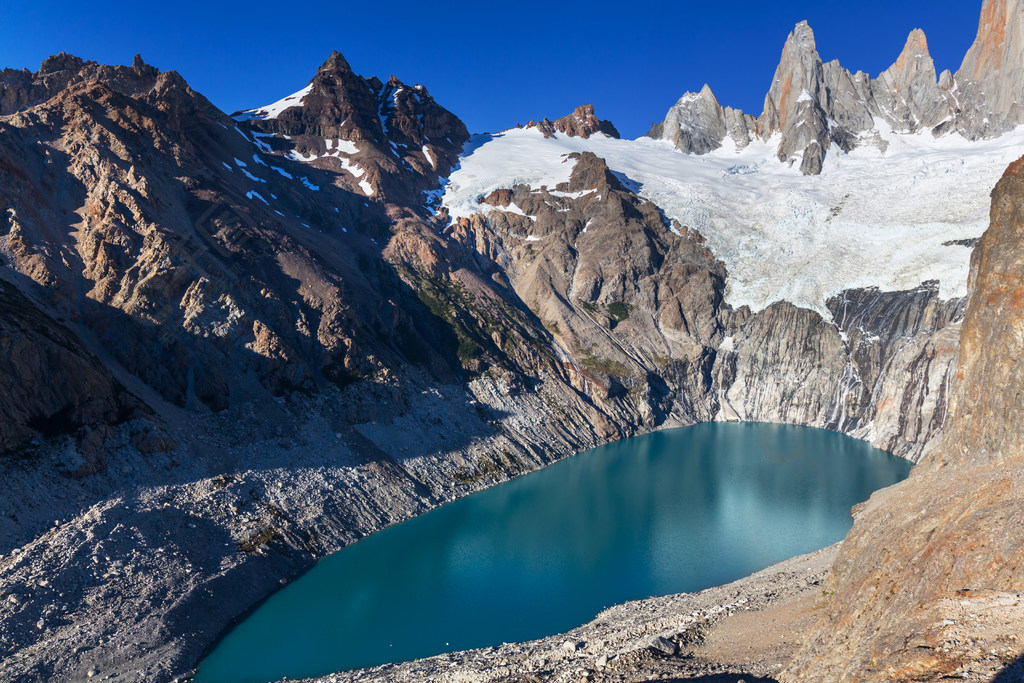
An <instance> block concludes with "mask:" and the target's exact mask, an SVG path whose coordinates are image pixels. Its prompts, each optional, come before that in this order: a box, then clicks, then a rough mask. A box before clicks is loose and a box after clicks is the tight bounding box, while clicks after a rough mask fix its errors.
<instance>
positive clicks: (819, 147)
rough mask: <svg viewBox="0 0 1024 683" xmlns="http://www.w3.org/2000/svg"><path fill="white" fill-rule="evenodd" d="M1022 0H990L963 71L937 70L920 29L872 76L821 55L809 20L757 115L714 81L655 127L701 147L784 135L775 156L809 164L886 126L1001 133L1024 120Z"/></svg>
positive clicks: (681, 143) (876, 135)
mask: <svg viewBox="0 0 1024 683" xmlns="http://www.w3.org/2000/svg"><path fill="white" fill-rule="evenodd" d="M1021 101H1024V4H1022V2H1021V0H985V3H984V5H983V7H982V11H981V20H980V22H979V27H978V37H977V39H976V40H975V42H974V45H972V46H971V48H970V50H968V52H967V55H966V56H965V57H964V62H963V65H962V66H961V67H960V69H959V70H958V71H957V73H956V75H953V74H951V73H950V72H949V71H944V72H942V74H940V75H936V72H935V63H934V62H933V61H932V58H931V55H930V53H929V52H928V41H927V38H926V37H925V34H924V31H922V30H921V29H914V30H913V31H911V32H910V35H909V36H908V37H907V42H906V44H905V45H904V47H903V51H902V52H901V53H900V55H899V57H898V58H897V59H896V61H895V62H894V63H893V64H892V66H890V67H889V68H888V69H886V70H885V71H883V72H882V73H881V74H879V75H878V77H877V78H871V77H870V76H868V75H867V74H865V73H864V72H860V71H858V72H857V73H851V72H850V71H848V70H846V69H845V68H843V66H842V65H840V64H839V62H838V61H832V62H828V63H822V61H821V57H820V56H819V54H818V51H817V47H816V45H815V40H814V32H813V31H812V30H811V27H810V26H809V25H808V24H807V22H800V23H799V24H797V26H796V27H795V28H794V29H793V31H792V32H791V33H790V34H789V37H788V38H787V40H786V44H785V46H784V47H783V50H782V57H781V59H780V61H779V66H778V68H777V69H776V71H775V77H774V79H773V80H772V85H771V88H770V89H769V91H768V94H767V95H766V97H765V104H764V111H763V112H762V114H761V116H760V117H758V118H757V119H756V120H755V119H754V118H753V117H752V116H749V115H747V114H744V113H743V112H740V111H737V110H733V109H728V108H725V109H723V108H722V106H721V105H720V104H719V103H718V101H717V100H715V99H714V96H713V95H711V90H710V88H708V87H707V86H705V88H704V89H703V90H701V92H700V93H696V94H695V93H687V94H686V95H684V96H683V97H682V98H681V99H680V100H679V102H677V103H676V104H675V105H674V106H673V107H672V108H671V109H670V110H669V112H668V114H667V115H666V117H665V120H664V121H663V122H662V123H659V124H656V125H655V126H654V127H653V128H652V129H651V131H650V132H649V133H648V137H652V138H655V139H662V140H669V141H671V142H672V143H673V144H674V145H675V146H676V147H677V148H679V149H680V150H682V151H684V152H687V153H692V154H704V153H707V152H710V151H713V150H715V149H718V148H719V147H720V146H721V145H722V144H723V142H724V141H725V139H726V137H727V136H728V137H729V138H731V139H732V140H733V142H735V144H736V146H737V147H739V148H743V147H745V146H747V145H748V144H750V143H751V142H752V141H754V140H768V139H770V138H772V136H774V135H779V136H780V141H779V145H778V149H777V156H778V158H779V159H780V160H781V161H783V162H788V163H790V164H793V165H797V164H798V165H799V167H800V170H801V171H803V172H804V173H805V174H817V173H820V172H821V168H822V164H823V162H824V159H825V156H826V155H827V154H828V152H829V150H830V149H831V147H832V145H833V144H834V145H836V146H837V147H839V148H840V149H842V150H843V151H846V152H849V151H850V150H852V149H854V148H856V147H858V146H860V145H862V144H875V145H878V146H880V147H882V148H883V149H884V146H885V142H884V141H883V140H882V139H881V136H880V129H879V126H880V125H881V126H883V127H884V126H888V127H890V128H892V129H893V130H894V131H896V132H901V133H917V132H919V131H922V130H930V131H931V132H932V134H933V135H935V136H939V135H943V134H946V133H950V132H953V131H955V132H957V133H960V134H961V135H963V136H964V137H966V138H967V139H969V140H977V139H981V138H988V137H994V136H997V135H999V134H1001V133H1004V132H1006V131H1008V130H1010V129H1011V128H1012V127H1014V126H1015V125H1017V124H1019V123H1024V111H1022V109H1021V106H1020V104H1019V103H1020V102H1021Z"/></svg>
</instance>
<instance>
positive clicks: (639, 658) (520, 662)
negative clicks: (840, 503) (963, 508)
mask: <svg viewBox="0 0 1024 683" xmlns="http://www.w3.org/2000/svg"><path fill="white" fill-rule="evenodd" d="M839 545H840V544H838V543H837V544H835V545H832V546H829V547H828V548H824V549H822V550H818V551H816V552H813V553H809V554H806V555H799V556H797V557H793V558H790V559H788V560H785V561H783V562H780V563H778V564H776V565H773V566H771V567H769V568H767V569H764V570H762V571H759V572H756V573H754V574H751V575H750V576H747V577H744V578H742V579H740V580H738V581H734V582H732V583H729V584H726V585H723V586H718V587H715V588H708V589H706V590H703V591H699V592H696V593H683V594H679V595H671V596H666V597H656V598H649V599H646V600H637V601H633V602H628V603H624V604H622V605H616V606H614V607H610V608H608V609H606V610H604V611H602V612H601V613H600V614H598V615H597V616H596V617H595V618H594V619H593V620H592V621H590V622H588V623H587V624H584V625H582V626H580V627H578V628H575V629H573V630H572V631H569V632H566V633H562V634H558V635H554V636H550V637H547V638H542V639H540V640H534V641H530V642H526V643H509V644H505V645H502V646H500V647H491V648H483V649H479V650H469V651H465V652H455V653H448V654H444V655H438V656H436V657H430V658H427V659H420V660H416V661H412V662H406V663H401V664H388V665H384V666H379V667H373V668H369V669H361V670H357V671H349V672H344V673H337V674H332V675H329V676H324V677H320V678H311V679H304V680H305V682H306V683H376V682H380V683H384V682H394V681H426V680H430V681H437V682H439V683H447V682H452V683H454V682H455V681H462V682H465V683H490V682H497V681H549V680H550V681H583V680H586V681H593V682H595V683H596V682H602V681H607V682H612V681H615V682H617V683H627V682H634V681H649V680H655V679H659V678H668V679H680V678H684V677H695V676H723V678H721V680H729V681H732V680H740V679H744V680H747V681H757V682H758V683H768V682H770V681H774V680H775V678H774V675H775V674H777V673H778V672H779V671H780V670H781V669H782V668H784V665H785V664H786V662H788V660H789V658H790V657H791V656H792V654H793V652H794V650H795V648H796V646H797V645H798V644H799V641H798V639H796V638H794V637H793V636H794V634H797V633H799V631H800V630H801V628H802V627H803V626H804V625H805V624H806V623H807V621H808V620H809V619H812V618H813V615H814V610H815V607H816V605H817V601H818V599H819V598H820V597H821V590H822V589H821V585H822V582H823V580H824V578H825V575H826V573H827V572H828V569H829V568H830V567H831V566H832V562H833V560H834V559H835V556H836V553H837V552H838V549H839ZM752 618H753V619H754V620H756V621H757V623H758V624H761V625H763V627H759V628H758V629H757V631H756V637H753V638H751V632H750V628H749V626H750V620H751V619H752ZM730 675H734V676H735V677H736V678H735V679H733V678H730V677H729V676H730ZM290 680H291V679H290ZM716 680H718V679H716Z"/></svg>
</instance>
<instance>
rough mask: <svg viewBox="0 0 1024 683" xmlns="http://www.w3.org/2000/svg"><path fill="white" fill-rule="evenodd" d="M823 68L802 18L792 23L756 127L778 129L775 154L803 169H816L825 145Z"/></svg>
mask: <svg viewBox="0 0 1024 683" xmlns="http://www.w3.org/2000/svg"><path fill="white" fill-rule="evenodd" d="M823 84H824V70H823V66H822V62H821V56H819V55H818V50H817V47H816V46H815V43H814V32H813V31H812V30H811V27H810V26H809V25H808V24H807V22H806V21H802V22H800V23H799V24H797V25H796V27H795V28H794V29H793V31H792V32H791V33H790V34H789V38H787V40H786V45H785V47H783V48H782V59H781V61H780V62H779V66H778V68H777V69H776V71H775V78H774V79H773V80H772V87H771V89H770V90H769V91H768V95H767V96H766V97H765V101H764V113H762V114H761V118H759V119H758V129H759V130H761V131H763V132H764V133H765V134H767V135H771V134H773V133H776V132H780V133H782V141H781V143H780V144H779V150H778V156H779V159H780V160H782V161H793V162H795V161H796V160H798V159H799V160H800V168H801V170H802V171H803V172H804V173H818V172H820V171H821V164H822V161H823V160H824V158H825V151H826V150H827V149H828V147H829V141H828V124H827V121H826V117H825V116H824V112H823V111H822V109H821V106H820V104H819V102H820V100H821V98H822V92H823Z"/></svg>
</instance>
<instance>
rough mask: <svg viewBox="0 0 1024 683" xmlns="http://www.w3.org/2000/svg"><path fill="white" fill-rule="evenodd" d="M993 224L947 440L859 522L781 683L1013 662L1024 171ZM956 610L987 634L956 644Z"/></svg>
mask: <svg viewBox="0 0 1024 683" xmlns="http://www.w3.org/2000/svg"><path fill="white" fill-rule="evenodd" d="M991 218H992V222H991V227H990V228H989V229H988V230H987V231H986V232H985V235H984V237H982V239H981V242H980V243H979V244H978V246H977V247H976V249H975V251H974V256H973V259H972V268H971V281H970V295H969V297H968V305H967V313H966V317H965V319H964V323H963V330H962V333H961V349H960V360H959V366H958V369H957V374H956V378H955V381H954V389H953V395H952V401H951V406H950V414H949V418H948V421H947V425H946V431H945V436H944V437H943V439H942V440H941V442H939V443H938V445H937V446H935V447H933V448H931V449H929V452H927V453H926V454H925V456H924V458H923V459H922V461H921V463H920V464H919V465H918V467H917V468H915V470H914V472H913V473H912V474H911V476H910V478H909V479H908V480H906V481H905V482H903V483H901V484H899V485H897V486H894V487H892V488H890V489H887V490H884V491H881V492H879V493H876V494H875V495H874V496H872V498H871V500H870V501H869V502H868V503H867V504H866V506H865V507H864V509H863V510H861V511H860V512H859V514H857V517H856V523H855V525H854V528H853V531H851V532H850V535H849V536H848V537H847V539H846V541H845V542H844V543H843V546H842V549H841V551H840V553H839V557H838V559H837V560H836V563H835V566H834V567H833V569H832V572H831V574H830V576H829V578H828V581H827V583H826V586H825V588H826V594H827V595H829V596H830V597H829V599H828V600H827V602H826V604H825V609H824V613H823V616H822V617H821V619H820V621H819V623H818V624H817V626H816V627H815V629H814V631H813V632H812V633H811V634H810V636H809V640H808V644H807V645H806V647H805V649H804V651H803V652H802V653H801V654H800V656H799V657H798V659H797V662H796V663H795V664H794V666H793V667H792V668H791V669H790V671H789V672H788V675H787V678H786V680H790V681H796V680H807V681H848V680H869V679H871V680H933V679H937V678H940V677H942V676H945V675H953V676H956V677H958V676H959V675H960V674H962V673H963V670H964V667H967V668H972V667H973V668H977V666H978V664H977V662H978V661H979V660H984V659H985V658H991V659H993V660H994V661H993V662H992V664H993V666H994V667H995V669H996V670H998V668H999V666H1000V664H1001V662H1000V658H1002V657H1006V656H1007V652H1009V653H1011V656H1010V658H1011V659H1012V657H1013V656H1016V655H1017V654H1019V652H1020V649H1021V645H1022V644H1021V641H1020V638H1021V637H1022V635H1024V634H1022V633H1021V631H1020V623H1019V615H1018V616H1016V617H1013V609H1012V608H1014V607H1016V605H1017V604H1019V600H1020V595H1019V594H1020V591H1024V572H1022V567H1024V539H1022V537H1021V529H1024V431H1022V425H1024V400H1022V398H1024V397H1022V394H1021V391H1022V390H1021V387H1022V386H1024V363H1022V362H1021V358H1022V357H1024V159H1022V160H1020V161H1018V162H1016V163H1014V164H1013V165H1012V166H1010V168H1009V169H1007V171H1006V174H1005V175H1004V177H1003V179H1002V180H1001V181H1000V183H999V185H998V186H997V187H996V189H995V191H994V192H993V193H992V215H991ZM958 603H963V605H964V606H965V607H966V609H965V610H964V611H965V612H972V613H973V612H978V613H982V612H984V613H985V614H986V615H987V616H986V618H988V617H992V618H991V619H990V621H991V622H992V625H991V626H990V627H988V628H987V629H986V631H985V633H984V634H983V635H976V636H974V637H972V638H964V637H959V638H958V637H956V633H957V628H958V627H962V625H961V624H959V623H958V620H959V619H964V618H965V615H961V616H960V617H957V618H953V619H951V618H949V617H950V616H951V605H956V604H958ZM1002 603H1005V604H1002ZM1000 605H1002V606H1000ZM998 614H1004V616H1005V618H1004V619H999V618H998ZM993 615H996V616H993ZM968 621H969V619H968Z"/></svg>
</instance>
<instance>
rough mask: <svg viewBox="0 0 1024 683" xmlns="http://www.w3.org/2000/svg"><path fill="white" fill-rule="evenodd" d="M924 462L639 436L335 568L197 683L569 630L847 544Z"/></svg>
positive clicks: (315, 573) (696, 430)
mask: <svg viewBox="0 0 1024 683" xmlns="http://www.w3.org/2000/svg"><path fill="white" fill-rule="evenodd" d="M909 471H910V463H908V462H906V461H904V460H900V459H898V458H896V457H894V456H892V455H890V454H888V453H886V452H884V451H880V450H877V449H875V448H872V447H871V446H869V445H868V444H866V443H864V442H861V441H857V440H854V439H851V438H849V437H846V436H843V435H841V434H836V433H833V432H827V431H823V430H818V429H811V428H806V427H792V426H779V425H767V424H722V423H716V424H706V425H699V426H696V427H691V428H687V429H675V430H668V431H662V432H656V433H654V434H650V435H647V436H642V437H637V438H633V439H627V440H624V441H620V442H618V443H614V444H611V445H608V446H603V447H601V448H597V449H594V450H591V451H587V452H585V453H581V454H579V455H576V456H574V457H572V458H568V459H566V460H563V461H561V462H559V463H556V464H554V465H552V466H551V467H548V468H546V469H544V470H541V471H538V472H534V473H531V474H528V475H525V476H522V477H520V478H518V479H515V480H513V481H510V482H507V483H504V484H501V485H499V486H496V487H493V488H491V489H489V490H486V491H483V492H480V493H477V494H474V495H472V496H469V497H467V498H463V499H461V500H458V501H455V502H453V503H450V504H448V505H444V506H442V507H440V508H437V509H436V510H433V511H431V512H429V513H427V514H424V515H422V516H420V517H417V518H415V519H412V520H409V521H408V522H405V523H403V524H398V525H396V526H393V527H390V528H388V529H385V530H383V531H381V532H379V533H376V534H373V535H371V536H369V537H367V538H365V539H363V540H361V541H359V542H358V543H355V544H354V545H352V546H350V547H348V548H346V549H344V550H342V551H341V552H338V553H336V554H334V555H332V556H330V557H327V558H325V559H324V560H322V561H321V562H319V563H318V564H317V565H316V566H315V567H314V568H313V569H312V570H310V571H309V572H308V573H307V574H305V575H304V576H303V577H302V578H300V579H299V580H297V581H295V582H294V583H292V584H291V585H289V586H287V587H285V588H284V589H282V590H281V591H279V592H278V593H276V594H275V595H273V596H272V597H271V598H270V599H268V600H267V601H266V602H265V603H264V604H263V605H262V606H261V607H260V608H259V609H257V610H256V611H255V612H253V613H252V614H251V615H250V616H249V617H248V618H247V619H246V620H245V621H243V622H242V623H241V624H239V625H238V626H237V627H236V628H234V629H233V630H232V631H231V632H230V633H229V634H228V635H227V636H226V637H225V638H224V639H223V640H222V641H221V643H220V644H219V645H218V646H217V647H216V648H215V649H214V651H213V652H212V653H211V654H210V655H209V656H208V657H207V658H206V659H205V660H204V661H203V662H202V664H201V665H200V667H199V671H198V675H197V678H196V683H229V682H232V683H233V682H241V681H269V680H277V679H281V678H283V677H286V676H287V677H288V678H300V677H309V676H316V675H324V674H327V673H331V672H335V671H340V670H344V669H352V668H361V667H367V666H372V665H376V664H383V663H386V662H397V661H404V660H409V659H415V658H419V657H426V656H430V655H435V654H439V653H442V652H449V651H455V650H465V649H470V648H479V647H485V646H491V645H498V644H501V643H502V642H512V641H521V640H531V639H534V638H539V637H543V636H548V635H553V634H556V633H560V632H562V631H567V630H570V629H572V628H574V627H576V626H579V625H580V624H583V623H585V622H587V621H589V620H590V619H592V618H593V617H594V616H595V615H596V614H597V613H598V612H599V611H600V610H601V609H602V608H604V607H607V606H610V605H613V604H616V603H620V602H625V601H628V600H633V599H637V598H646V597H650V596H653V595H668V594H672V593H680V592H690V591H696V590H700V589H703V588H708V587H711V586H715V585H720V584H723V583H727V582H729V581H733V580H735V579H738V578H740V577H742V576H746V575H747V574H751V573H753V572H755V571H757V570H760V569H763V568H765V567H767V566H769V565H771V564H774V563H776V562H779V561H781V560H784V559H786V558H788V557H791V556H793V555H797V554H801V553H806V552H810V551H813V550H816V549H819V548H823V547H825V546H827V545H830V544H832V543H835V542H836V541H838V540H840V539H841V538H842V537H843V536H844V535H845V534H846V532H847V531H848V530H849V528H850V526H851V522H852V520H851V517H850V507H851V506H852V505H854V504H855V503H858V502H860V501H863V500H865V499H866V498H867V497H868V496H869V495H870V494H871V492H872V491H874V490H876V489H878V488H881V487H884V486H888V485H890V484H894V483H896V482H898V481H900V480H902V479H903V478H905V477H906V476H907V474H908V473H909Z"/></svg>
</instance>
